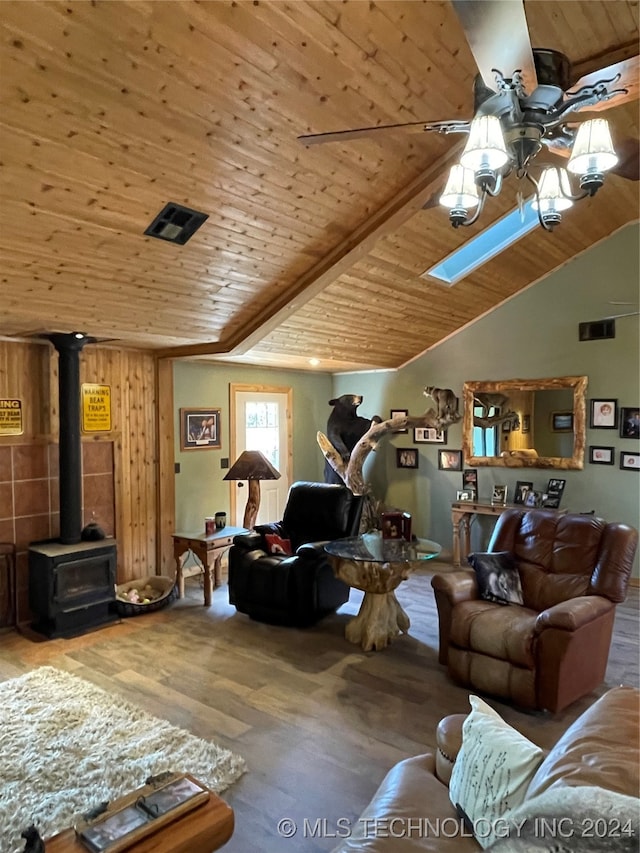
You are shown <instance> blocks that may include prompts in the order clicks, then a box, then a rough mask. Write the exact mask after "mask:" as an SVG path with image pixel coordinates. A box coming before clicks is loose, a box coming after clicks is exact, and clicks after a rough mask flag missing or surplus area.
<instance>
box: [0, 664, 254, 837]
mask: <svg viewBox="0 0 640 853" xmlns="http://www.w3.org/2000/svg"><path fill="white" fill-rule="evenodd" d="M165 770H173V771H175V772H177V773H191V774H192V775H193V776H195V777H196V778H197V779H199V780H200V781H201V782H204V783H205V785H207V786H208V787H209V788H210V789H211V790H212V791H215V792H216V793H220V792H221V791H223V790H224V789H225V788H227V787H228V786H229V785H231V784H232V783H233V782H235V781H236V779H238V778H239V777H240V776H241V775H242V774H243V773H244V772H245V770H246V767H245V763H244V761H243V759H242V758H240V757H239V756H237V755H234V754H233V753H232V752H230V751H229V750H228V749H223V748H222V747H219V746H217V745H216V744H215V743H213V742H211V741H206V740H202V739H201V738H197V737H195V736H194V735H192V734H190V733H189V732H187V731H184V729H179V728H177V727H176V726H173V725H171V724H170V723H168V722H167V721H166V720H159V719H157V718H156V717H153V716H152V715H151V714H148V713H147V712H146V711H144V710H143V709H142V708H138V707H136V706H135V705H133V704H131V703H130V702H127V701H125V700H124V699H122V698H120V697H119V696H114V695H112V694H110V693H107V692H106V691H105V690H102V689H101V688H99V687H96V686H95V685H93V684H91V683H89V682H88V681H85V680H84V679H82V678H78V676H76V675H71V674H69V673H67V672H63V671H61V670H58V669H54V668H53V667H50V666H44V667H40V668H39V669H36V670H34V671H33V672H29V673H27V674H26V675H23V676H20V677H19V678H13V679H11V680H10V681H5V682H2V683H0V850H2V853H14V851H21V850H24V839H21V837H20V833H21V832H22V831H23V830H24V829H26V828H27V827H28V826H29V825H30V824H31V823H35V824H36V826H37V828H38V830H39V831H40V834H41V835H42V837H43V838H45V837H47V836H50V835H54V834H55V833H56V832H59V831H60V830H62V829H64V828H66V827H67V826H72V825H73V824H74V822H75V821H76V820H77V819H78V817H79V816H80V815H81V814H83V813H85V812H87V811H88V810H89V809H91V808H92V807H94V806H96V805H97V804H98V803H100V802H102V801H103V800H113V799H115V798H117V797H119V796H122V795H123V794H126V793H128V792H130V791H132V790H134V789H135V788H138V787H141V786H142V785H144V783H145V779H146V778H147V777H148V776H151V775H156V774H157V773H161V772H163V771H165Z"/></svg>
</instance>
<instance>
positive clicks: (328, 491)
mask: <svg viewBox="0 0 640 853" xmlns="http://www.w3.org/2000/svg"><path fill="white" fill-rule="evenodd" d="M361 513H362V498H361V497H358V496H356V495H354V494H353V493H352V492H351V491H350V490H349V489H348V488H347V487H346V486H341V485H338V484H332V483H307V482H297V483H294V484H293V485H292V486H291V488H290V490H289V496H288V498H287V505H286V507H285V509H284V514H283V518H282V521H278V522H273V523H270V524H258V525H256V528H255V530H254V531H252V532H251V533H244V534H241V535H239V536H236V537H234V540H233V545H232V547H231V549H230V551H229V602H230V603H231V604H233V605H234V606H235V608H236V610H239V611H240V612H241V613H246V614H247V615H248V616H250V617H251V618H252V619H255V620H257V621H259V622H269V623H271V624H276V625H291V626H296V627H306V626H308V625H313V624H315V623H316V622H317V621H318V620H319V619H321V618H322V617H323V616H326V615H327V614H328V613H331V612H333V611H334V610H336V609H337V608H338V607H340V605H341V604H344V603H345V601H347V600H348V598H349V586H348V585H347V584H345V583H344V582H343V581H341V580H339V579H338V578H336V577H335V575H334V573H333V569H332V567H331V563H330V561H329V558H328V556H327V554H326V552H325V550H324V545H325V544H326V543H327V542H330V541H332V540H334V539H344V538H345V537H348V536H356V535H357V534H358V527H359V524H360V515H361ZM267 535H269V536H273V535H275V536H277V537H280V538H281V539H284V540H289V542H290V543H291V556H287V555H285V554H278V553H270V546H269V545H268V544H267V540H266V538H265V537H266V536H267Z"/></svg>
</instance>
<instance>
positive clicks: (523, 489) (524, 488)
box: [513, 480, 533, 504]
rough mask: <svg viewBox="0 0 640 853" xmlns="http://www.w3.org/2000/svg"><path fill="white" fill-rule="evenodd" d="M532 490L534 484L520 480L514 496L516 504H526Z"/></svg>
mask: <svg viewBox="0 0 640 853" xmlns="http://www.w3.org/2000/svg"><path fill="white" fill-rule="evenodd" d="M532 489H533V483H531V482H529V481H528V480H518V481H517V482H516V488H515V494H514V496H513V502H514V504H524V499H525V498H526V496H527V492H530V491H531V490H532Z"/></svg>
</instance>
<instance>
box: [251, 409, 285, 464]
mask: <svg viewBox="0 0 640 853" xmlns="http://www.w3.org/2000/svg"><path fill="white" fill-rule="evenodd" d="M245 442H246V448H247V450H260V451H261V452H262V453H264V455H265V456H266V457H267V459H268V460H269V462H271V464H272V465H273V467H274V468H275V469H276V470H278V471H279V470H280V440H279V423H278V404H277V403H259V402H251V403H247V406H246V409H245Z"/></svg>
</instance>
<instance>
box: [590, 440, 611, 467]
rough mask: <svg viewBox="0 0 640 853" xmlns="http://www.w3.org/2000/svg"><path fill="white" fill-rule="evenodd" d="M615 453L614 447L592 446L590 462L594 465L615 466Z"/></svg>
mask: <svg viewBox="0 0 640 853" xmlns="http://www.w3.org/2000/svg"><path fill="white" fill-rule="evenodd" d="M615 453H616V451H615V448H613V447H598V446H596V445H593V444H592V445H591V447H589V462H591V464H592V465H613V463H614V460H615Z"/></svg>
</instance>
